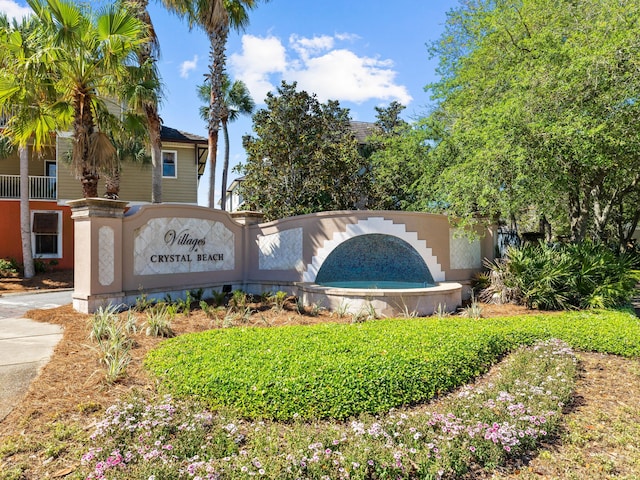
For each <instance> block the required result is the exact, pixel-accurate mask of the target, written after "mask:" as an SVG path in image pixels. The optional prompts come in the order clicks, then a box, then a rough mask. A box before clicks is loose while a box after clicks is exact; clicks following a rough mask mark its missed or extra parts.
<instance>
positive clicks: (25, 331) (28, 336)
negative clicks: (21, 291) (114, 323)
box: [0, 295, 62, 421]
mask: <svg viewBox="0 0 640 480" xmlns="http://www.w3.org/2000/svg"><path fill="white" fill-rule="evenodd" d="M7 297H8V296H7ZM7 297H5V298H3V302H0V421H2V420H3V419H4V418H5V417H6V416H7V415H8V414H9V413H10V412H11V410H13V409H14V408H15V406H16V405H18V403H19V402H20V400H21V399H22V397H23V396H24V394H25V393H26V392H27V390H28V389H29V385H30V384H31V382H32V381H33V379H34V378H36V376H37V375H38V373H39V372H40V369H41V368H42V367H43V366H44V365H45V364H46V363H47V361H48V360H49V359H50V358H51V355H52V354H53V349H54V348H55V346H56V345H57V344H58V342H59V341H60V339H61V338H62V327H61V326H59V325H52V324H50V323H42V322H34V321H33V320H29V319H26V318H17V316H18V315H21V314H22V313H24V311H26V310H27V309H30V308H41V306H40V305H34V303H33V302H32V301H31V299H29V301H28V302H24V299H23V297H25V295H20V296H12V298H11V300H12V301H11V302H9V301H8V300H9V299H8V298H7ZM35 297H37V295H34V296H33V297H32V298H34V301H35V302H36V303H38V301H36V300H35ZM38 300H39V301H41V302H42V303H46V302H47V301H48V300H49V299H48V298H46V297H40V299H38ZM18 304H19V305H18ZM52 306H58V305H51V304H47V305H46V307H45V308H47V307H48V308H51V307H52ZM11 314H13V315H16V317H9V316H8V315H11Z"/></svg>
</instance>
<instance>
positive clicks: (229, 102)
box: [198, 75, 256, 210]
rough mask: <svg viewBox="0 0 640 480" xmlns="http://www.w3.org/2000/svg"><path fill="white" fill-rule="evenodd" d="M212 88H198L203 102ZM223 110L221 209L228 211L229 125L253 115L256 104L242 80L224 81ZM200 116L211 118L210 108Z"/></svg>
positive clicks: (204, 118) (226, 76)
mask: <svg viewBox="0 0 640 480" xmlns="http://www.w3.org/2000/svg"><path fill="white" fill-rule="evenodd" d="M210 91H211V87H210V85H209V82H205V83H203V84H202V85H199V86H198V97H199V98H200V100H202V101H203V102H208V100H209V92H210ZM222 99H223V109H222V115H221V117H220V121H221V123H222V134H223V136H224V165H223V167H222V194H221V196H220V208H222V210H226V205H225V197H226V195H225V194H226V192H227V175H228V173H229V129H228V123H229V122H235V121H236V120H237V119H238V118H239V117H240V115H251V114H252V113H253V109H254V108H255V106H256V104H255V102H254V101H253V98H251V94H250V93H249V89H248V88H247V86H246V85H245V83H244V82H243V81H242V80H236V81H234V82H233V83H231V80H229V76H228V75H224V77H223V79H222ZM200 116H201V117H202V119H203V120H207V119H208V118H209V107H208V106H203V107H200Z"/></svg>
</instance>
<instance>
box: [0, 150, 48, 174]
mask: <svg viewBox="0 0 640 480" xmlns="http://www.w3.org/2000/svg"><path fill="white" fill-rule="evenodd" d="M47 160H49V161H52V162H53V161H55V160H56V156H55V151H54V149H52V148H47V149H43V150H42V151H41V152H40V154H37V153H36V154H34V152H33V150H32V149H31V148H30V149H29V175H31V176H44V174H45V169H44V162H45V161H47ZM0 175H20V158H19V157H18V151H17V150H16V151H15V152H14V153H13V154H11V156H10V157H7V158H3V159H0Z"/></svg>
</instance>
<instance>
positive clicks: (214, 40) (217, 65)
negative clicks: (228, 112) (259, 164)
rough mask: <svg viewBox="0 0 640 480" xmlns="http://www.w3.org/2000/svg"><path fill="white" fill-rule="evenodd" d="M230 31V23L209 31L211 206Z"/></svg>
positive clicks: (213, 201)
mask: <svg viewBox="0 0 640 480" xmlns="http://www.w3.org/2000/svg"><path fill="white" fill-rule="evenodd" d="M228 33H229V25H228V24H225V25H218V26H216V27H215V28H214V29H213V31H210V32H209V41H210V42H211V47H210V60H211V64H210V75H211V99H210V107H209V141H208V145H209V152H208V155H207V162H208V163H209V167H210V171H209V208H215V179H216V163H217V154H218V129H219V128H220V121H221V116H222V108H223V105H224V102H223V98H222V79H223V76H224V64H225V56H224V50H225V47H226V42H227V35H228Z"/></svg>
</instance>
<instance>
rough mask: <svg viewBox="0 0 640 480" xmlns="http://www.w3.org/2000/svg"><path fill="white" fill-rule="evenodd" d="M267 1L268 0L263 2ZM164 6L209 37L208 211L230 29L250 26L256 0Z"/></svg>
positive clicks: (183, 1) (168, 2)
mask: <svg viewBox="0 0 640 480" xmlns="http://www.w3.org/2000/svg"><path fill="white" fill-rule="evenodd" d="M265 1H268V0H265ZM162 2H163V3H164V5H165V6H166V7H167V8H169V9H170V10H173V11H174V12H176V13H177V14H178V15H181V16H185V17H186V18H187V19H188V21H189V25H190V26H193V25H198V26H200V27H201V28H202V29H203V30H204V31H205V32H206V34H207V36H208V37H209V42H210V47H209V59H210V64H209V73H208V75H207V78H208V80H209V81H210V83H211V91H210V94H209V125H208V134H209V135H208V136H209V142H208V146H209V152H208V155H207V163H209V169H210V170H209V199H208V204H209V208H214V207H215V172H216V155H217V149H218V129H219V128H220V122H221V121H222V114H223V109H224V106H223V105H224V104H223V95H222V82H223V77H224V71H225V49H226V44H227V37H228V35H229V28H231V27H233V28H234V29H236V30H242V29H243V28H244V27H246V26H247V24H248V23H249V13H248V11H249V10H252V9H254V8H255V7H256V6H257V4H258V2H259V0H162Z"/></svg>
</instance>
